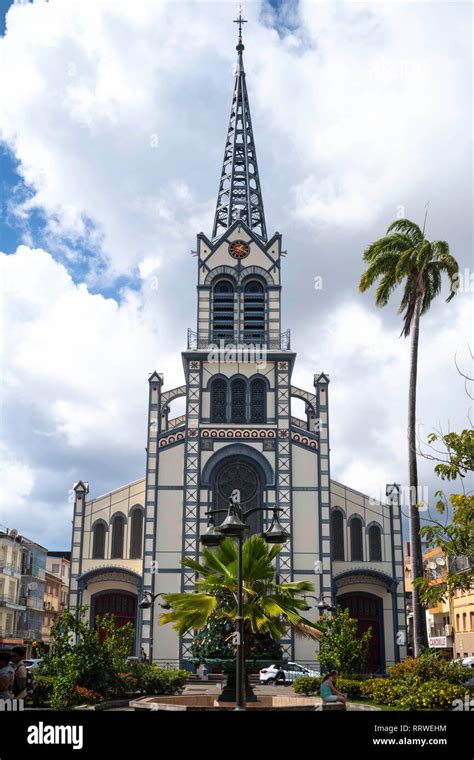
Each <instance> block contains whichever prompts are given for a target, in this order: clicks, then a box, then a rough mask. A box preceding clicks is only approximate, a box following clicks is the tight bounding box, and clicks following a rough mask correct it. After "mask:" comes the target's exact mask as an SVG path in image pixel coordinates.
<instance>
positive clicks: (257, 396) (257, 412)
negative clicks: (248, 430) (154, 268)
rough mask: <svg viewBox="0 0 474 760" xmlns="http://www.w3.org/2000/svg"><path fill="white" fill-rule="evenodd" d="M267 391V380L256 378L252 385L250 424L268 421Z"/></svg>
mask: <svg viewBox="0 0 474 760" xmlns="http://www.w3.org/2000/svg"><path fill="white" fill-rule="evenodd" d="M266 391H267V388H266V384H265V380H262V379H261V378H256V379H255V380H252V382H251V383H250V420H249V421H250V422H266V421H267V409H266V400H267V393H266Z"/></svg>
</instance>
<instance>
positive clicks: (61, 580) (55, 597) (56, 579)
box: [41, 552, 71, 649]
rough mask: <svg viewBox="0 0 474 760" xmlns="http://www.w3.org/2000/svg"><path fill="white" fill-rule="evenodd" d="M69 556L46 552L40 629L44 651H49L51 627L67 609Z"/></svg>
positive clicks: (61, 553)
mask: <svg viewBox="0 0 474 760" xmlns="http://www.w3.org/2000/svg"><path fill="white" fill-rule="evenodd" d="M70 556H71V555H70V552H48V554H47V557H46V578H45V592H44V611H43V625H42V627H41V639H42V643H43V647H44V648H45V649H49V645H50V639H51V629H52V627H53V626H54V625H55V624H56V623H57V622H58V619H59V617H60V616H61V613H62V612H63V611H64V610H65V609H66V608H67V600H68V593H69V570H70V565H71V563H70Z"/></svg>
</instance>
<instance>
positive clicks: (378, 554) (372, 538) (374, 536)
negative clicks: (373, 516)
mask: <svg viewBox="0 0 474 760" xmlns="http://www.w3.org/2000/svg"><path fill="white" fill-rule="evenodd" d="M369 560H370V561H371V562H382V536H381V533H380V528H379V526H378V525H371V526H370V528H369Z"/></svg>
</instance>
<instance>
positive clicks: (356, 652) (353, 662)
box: [317, 607, 372, 678]
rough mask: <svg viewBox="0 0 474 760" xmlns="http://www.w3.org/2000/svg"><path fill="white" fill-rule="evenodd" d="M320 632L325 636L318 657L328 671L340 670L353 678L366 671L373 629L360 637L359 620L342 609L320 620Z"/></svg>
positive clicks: (320, 643) (322, 637)
mask: <svg viewBox="0 0 474 760" xmlns="http://www.w3.org/2000/svg"><path fill="white" fill-rule="evenodd" d="M319 628H320V630H321V633H322V636H321V640H320V642H319V651H318V654H317V657H318V660H319V662H320V663H321V666H322V667H323V668H324V669H325V670H327V671H330V670H337V671H339V673H344V674H345V675H346V676H349V678H352V677H353V676H354V675H355V674H356V673H360V672H361V671H363V670H364V669H365V666H366V664H367V660H368V656H369V643H370V638H371V636H372V629H371V628H369V629H368V630H367V631H366V632H365V633H364V634H363V635H362V636H359V635H358V629H357V620H356V619H355V618H353V617H351V616H350V614H349V610H348V609H341V608H339V607H338V608H337V610H336V614H335V615H333V616H321V618H320V621H319Z"/></svg>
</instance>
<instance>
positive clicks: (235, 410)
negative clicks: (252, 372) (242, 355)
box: [230, 378, 246, 422]
mask: <svg viewBox="0 0 474 760" xmlns="http://www.w3.org/2000/svg"><path fill="white" fill-rule="evenodd" d="M245 391H246V385H245V380H242V379H241V378H236V379H235V380H232V384H231V386H230V396H231V398H230V421H231V422H245V421H246V415H245V408H246V403H245V395H246V394H245Z"/></svg>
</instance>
